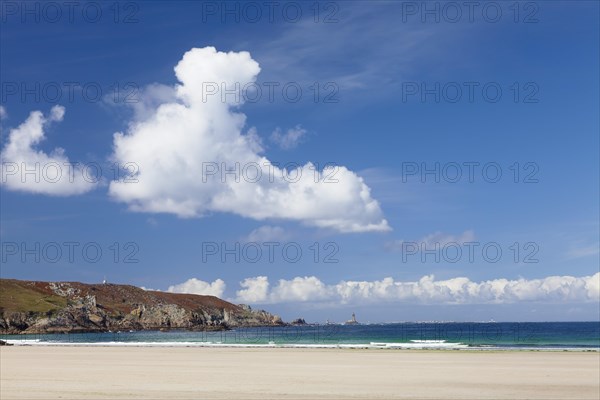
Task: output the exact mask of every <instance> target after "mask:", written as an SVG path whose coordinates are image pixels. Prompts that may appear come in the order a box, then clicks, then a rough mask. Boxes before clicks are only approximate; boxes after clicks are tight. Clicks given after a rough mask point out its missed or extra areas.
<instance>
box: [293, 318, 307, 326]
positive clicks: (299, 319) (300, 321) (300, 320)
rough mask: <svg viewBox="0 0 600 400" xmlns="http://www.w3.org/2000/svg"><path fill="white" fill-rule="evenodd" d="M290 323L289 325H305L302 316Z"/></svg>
mask: <svg viewBox="0 0 600 400" xmlns="http://www.w3.org/2000/svg"><path fill="white" fill-rule="evenodd" d="M290 324H291V325H306V321H305V320H304V318H297V319H295V320H293V321H292V322H291V323H290Z"/></svg>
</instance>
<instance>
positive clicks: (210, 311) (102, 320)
mask: <svg viewBox="0 0 600 400" xmlns="http://www.w3.org/2000/svg"><path fill="white" fill-rule="evenodd" d="M281 324H283V322H282V321H281V319H280V318H279V317H278V316H276V315H272V314H270V313H268V312H266V311H263V310H259V311H254V310H252V309H251V308H250V307H248V306H244V305H235V304H232V303H229V302H227V301H224V300H221V299H219V298H217V297H214V296H200V295H193V294H178V293H164V292H155V291H146V290H143V289H140V288H137V287H135V286H128V285H114V284H97V285H92V284H84V283H79V282H33V281H19V280H13V279H0V333H8V334H13V333H55V332H56V333H58V332H103V331H108V330H112V331H118V330H151V329H171V328H173V329H198V330H207V329H215V330H217V329H227V328H229V327H239V326H264V325H281Z"/></svg>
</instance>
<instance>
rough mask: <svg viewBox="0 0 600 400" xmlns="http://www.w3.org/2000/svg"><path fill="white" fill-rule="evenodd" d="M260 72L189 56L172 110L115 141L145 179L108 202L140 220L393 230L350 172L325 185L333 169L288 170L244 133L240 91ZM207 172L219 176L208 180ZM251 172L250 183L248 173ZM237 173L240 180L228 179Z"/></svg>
mask: <svg viewBox="0 0 600 400" xmlns="http://www.w3.org/2000/svg"><path fill="white" fill-rule="evenodd" d="M259 72H260V67H259V65H258V63H257V62H256V61H254V60H253V59H252V58H251V56H250V54H249V53H248V52H244V51H242V52H229V53H224V52H217V51H216V49H215V48H213V47H206V48H194V49H192V50H190V51H188V52H187V53H185V55H184V56H183V58H182V60H181V61H180V62H179V63H178V64H177V66H176V67H175V75H176V76H177V79H178V80H179V81H180V84H178V85H176V86H175V94H176V100H174V101H167V102H163V103H161V104H160V105H157V106H156V105H154V104H153V106H152V107H146V108H144V112H141V113H138V114H142V115H143V114H147V116H146V117H145V119H142V120H139V121H138V120H136V121H132V122H131V124H130V126H129V128H128V130H127V132H125V133H116V134H115V135H114V143H113V147H114V152H113V158H114V160H115V161H116V162H118V163H120V164H121V165H123V164H125V163H128V162H132V163H135V164H136V165H137V166H138V167H139V173H138V175H137V176H136V178H137V179H138V182H137V183H135V184H130V183H126V182H118V181H113V182H111V184H110V189H109V192H110V195H111V196H112V197H113V198H115V199H116V200H119V201H121V202H125V203H127V204H128V205H129V208H130V209H131V210H133V211H138V212H150V213H172V214H175V215H177V216H180V217H200V216H203V215H205V214H207V213H210V212H225V213H233V214H237V215H240V216H243V217H248V218H253V219H256V220H265V219H287V220H296V221H299V222H301V223H304V224H306V225H310V226H316V227H320V228H330V229H334V230H337V231H340V232H365V231H386V230H389V229H390V227H389V226H388V223H387V221H386V220H385V219H384V218H383V213H382V211H381V208H380V206H379V203H378V202H377V201H376V200H374V199H373V198H372V197H371V193H370V189H369V187H368V186H367V185H366V184H365V182H364V181H363V179H362V178H361V177H359V176H358V175H356V174H355V173H354V172H352V171H350V170H349V169H347V168H345V167H343V166H340V167H337V168H336V171H335V179H336V182H332V181H330V180H328V179H325V178H326V177H328V176H330V175H331V172H332V170H331V169H329V167H328V168H325V169H324V170H323V171H315V169H316V168H315V166H314V165H313V164H312V163H307V164H305V165H303V166H296V167H294V168H291V169H289V170H288V169H284V168H280V167H278V166H276V165H273V164H272V163H271V162H270V161H269V160H268V159H267V158H266V157H264V156H262V155H260V150H261V149H260V146H259V145H258V144H257V141H256V138H255V134H254V131H252V130H250V132H249V134H243V133H242V131H243V129H244V126H245V122H246V116H245V115H244V114H242V113H240V112H238V111H237V110H238V108H239V107H240V106H241V105H242V102H243V96H241V91H242V89H243V88H244V86H245V85H247V84H252V83H253V82H255V80H256V77H257V75H258V73H259ZM215 88H219V92H220V93H218V94H214V90H215ZM162 91H163V92H164V90H162ZM236 94H239V95H236ZM142 95H143V92H142ZM155 97H156V96H155ZM151 110H154V111H151ZM208 164H210V165H211V166H213V167H214V166H216V167H218V168H219V171H220V173H214V174H212V173H211V174H208V173H207V165H208ZM248 166H252V168H250V169H247V170H246V171H250V172H248V174H249V175H248V174H245V173H244V172H243V171H244V168H245V167H248ZM257 167H258V168H257ZM236 168H237V171H238V172H237V178H238V179H236V176H233V175H232V174H225V175H224V174H223V172H224V171H225V169H228V170H230V169H233V170H235V169H236ZM330 168H332V169H333V167H330ZM257 171H260V173H261V178H258V179H256V177H257V176H258V172H257ZM213 172H214V171H213ZM249 176H250V177H249ZM292 177H293V178H292Z"/></svg>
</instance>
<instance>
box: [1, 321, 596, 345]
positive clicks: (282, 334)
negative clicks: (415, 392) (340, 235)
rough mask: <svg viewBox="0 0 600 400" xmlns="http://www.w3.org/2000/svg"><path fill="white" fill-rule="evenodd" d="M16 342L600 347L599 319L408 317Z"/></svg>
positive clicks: (15, 340) (18, 341) (34, 337)
mask: <svg viewBox="0 0 600 400" xmlns="http://www.w3.org/2000/svg"><path fill="white" fill-rule="evenodd" d="M0 339H2V340H5V341H7V342H8V343H11V344H13V345H37V346H48V345H54V346H64V345H69V346H138V347H144V346H147V347H152V346H159V347H307V348H308V347H311V348H382V349H440V350H554V351H600V322H598V321H595V322H404V323H390V324H360V325H337V324H327V325H313V324H308V325H295V326H276V327H272V326H269V327H247V328H246V327H244V328H235V329H231V330H227V331H188V330H173V329H172V330H168V331H165V330H145V331H116V332H103V333H61V334H28V335H2V334H0Z"/></svg>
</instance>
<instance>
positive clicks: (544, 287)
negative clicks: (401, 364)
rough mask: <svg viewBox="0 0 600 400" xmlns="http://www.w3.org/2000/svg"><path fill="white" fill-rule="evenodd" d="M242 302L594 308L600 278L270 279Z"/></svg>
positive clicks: (249, 287) (247, 288)
mask: <svg viewBox="0 0 600 400" xmlns="http://www.w3.org/2000/svg"><path fill="white" fill-rule="evenodd" d="M241 286H242V287H243V288H244V289H242V290H239V291H237V292H236V294H237V301H240V302H248V303H286V302H328V303H334V304H349V303H365V302H374V303H377V302H395V301H401V302H407V303H422V304H505V303H518V302H526V301H532V302H589V301H598V300H600V273H597V274H595V275H592V276H584V277H573V276H549V277H546V278H542V279H529V280H528V279H518V280H508V279H494V280H487V281H482V282H473V281H471V280H470V279H468V278H465V277H458V278H452V279H448V280H438V281H436V280H435V277H434V276H433V275H427V276H424V277H422V278H421V279H420V280H418V281H415V282H402V281H395V280H394V279H393V278H389V277H388V278H385V279H383V280H380V281H341V282H339V283H337V284H334V285H327V284H325V283H323V282H322V281H321V280H320V279H318V278H317V277H314V276H309V277H296V278H293V279H291V280H284V279H281V280H279V281H278V283H277V284H276V285H274V286H271V285H270V284H269V280H268V278H267V277H265V276H260V277H256V278H248V279H245V280H244V281H243V282H241Z"/></svg>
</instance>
